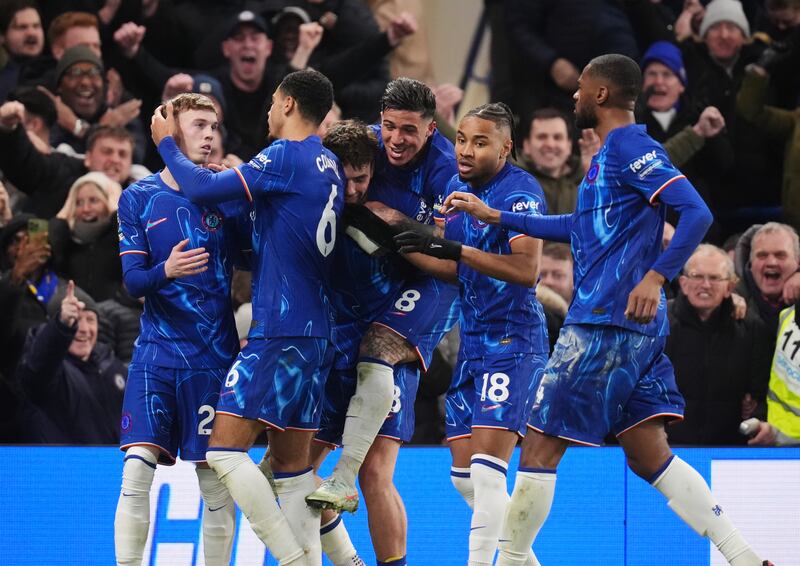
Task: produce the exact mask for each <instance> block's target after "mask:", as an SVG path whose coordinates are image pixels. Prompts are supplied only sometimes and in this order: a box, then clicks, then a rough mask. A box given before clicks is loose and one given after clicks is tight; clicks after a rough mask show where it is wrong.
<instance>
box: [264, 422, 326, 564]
mask: <svg viewBox="0 0 800 566" xmlns="http://www.w3.org/2000/svg"><path fill="white" fill-rule="evenodd" d="M314 432H315V431H313V430H291V429H287V430H285V431H278V430H270V431H269V433H268V434H269V445H270V463H271V465H272V472H273V475H274V477H275V488H276V491H277V495H278V499H279V500H280V504H281V509H282V510H283V514H284V515H285V516H286V520H287V521H289V525H290V526H291V527H292V531H293V532H294V534H295V537H297V541H298V542H299V543H300V545H301V546H302V547H303V550H304V551H305V552H306V558H307V559H308V562H309V564H312V565H313V564H322V549H321V543H320V512H319V510H317V509H313V508H311V507H309V506H308V505H306V500H305V498H306V496H307V495H308V494H310V493H311V492H312V491H314V490H315V489H316V487H317V480H316V475H315V474H314V469H313V468H312V467H311V441H312V439H313V437H314Z"/></svg>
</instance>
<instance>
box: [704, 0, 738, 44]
mask: <svg viewBox="0 0 800 566" xmlns="http://www.w3.org/2000/svg"><path fill="white" fill-rule="evenodd" d="M719 22H731V23H733V24H735V25H737V26H739V29H741V30H742V33H744V36H745V37H750V23H749V22H748V21H747V17H746V16H745V15H744V8H742V3H741V2H739V0H713V2H711V3H710V4H709V5H708V6H706V13H705V15H704V16H703V22H702V23H701V24H700V37H705V36H706V33H707V32H708V29H709V28H710V27H711V26H713V25H714V24H718V23H719Z"/></svg>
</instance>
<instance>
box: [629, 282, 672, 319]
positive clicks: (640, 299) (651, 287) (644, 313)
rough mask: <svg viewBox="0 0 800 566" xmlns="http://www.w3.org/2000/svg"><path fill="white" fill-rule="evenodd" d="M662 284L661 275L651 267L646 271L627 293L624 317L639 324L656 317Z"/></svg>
mask: <svg viewBox="0 0 800 566" xmlns="http://www.w3.org/2000/svg"><path fill="white" fill-rule="evenodd" d="M663 284H664V276H663V275H661V274H660V273H658V272H657V271H653V270H652V269H651V270H650V271H648V272H647V273H646V274H645V276H644V277H643V278H642V280H641V281H640V282H639V284H638V285H636V287H634V288H633V291H631V294H630V295H628V306H627V307H626V308H625V317H626V318H627V319H628V320H632V321H634V322H638V323H639V324H647V323H649V322H651V321H652V320H653V319H654V318H655V317H656V311H657V310H658V303H659V301H660V300H661V286H662V285H663Z"/></svg>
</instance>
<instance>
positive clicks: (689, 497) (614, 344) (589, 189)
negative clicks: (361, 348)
mask: <svg viewBox="0 0 800 566" xmlns="http://www.w3.org/2000/svg"><path fill="white" fill-rule="evenodd" d="M640 84H641V73H640V71H639V67H638V65H637V64H636V63H635V62H634V61H633V60H631V59H629V58H628V57H625V56H622V55H603V56H601V57H597V58H595V59H593V60H592V61H590V62H589V64H588V65H587V66H586V68H585V69H584V70H583V73H582V74H581V77H580V79H579V86H578V90H577V92H576V93H575V96H574V98H575V115H576V123H577V126H578V127H579V128H594V129H595V130H596V132H597V135H598V136H599V137H600V139H601V141H602V147H601V149H600V151H599V152H598V153H597V155H595V156H594V158H593V160H592V165H591V167H590V169H589V171H588V172H587V174H586V177H585V178H584V180H583V182H582V184H581V187H580V191H579V195H578V204H577V209H576V211H575V212H574V213H572V214H566V215H560V216H536V215H526V214H519V213H515V212H509V211H499V210H495V209H493V208H490V207H489V206H487V205H486V204H484V203H483V202H482V201H481V200H480V199H478V198H477V197H476V196H475V195H472V194H470V193H466V192H456V193H453V194H451V195H450V196H449V197H448V198H447V200H446V201H445V207H452V208H453V209H455V210H463V211H466V212H468V213H469V214H471V215H472V216H474V217H475V218H476V219H478V220H480V221H482V222H488V223H490V224H499V225H500V226H501V227H502V228H505V229H507V230H514V231H517V232H519V233H524V234H530V235H532V236H535V237H538V238H543V239H545V240H550V241H561V242H570V243H571V246H572V253H573V257H574V258H575V296H574V299H573V302H572V303H571V305H570V308H569V312H568V314H567V319H566V321H565V325H564V328H563V329H562V330H561V334H560V335H559V338H558V342H557V344H556V347H555V350H554V352H553V355H552V356H551V358H550V360H549V362H548V364H547V367H546V368H545V372H544V375H543V376H542V377H541V379H540V380H539V384H538V388H537V391H536V396H535V400H534V402H533V405H532V411H531V413H530V420H529V423H528V428H529V430H528V434H527V435H526V437H525V441H524V443H523V447H522V456H521V459H520V468H519V470H518V472H517V477H516V485H515V487H514V493H513V495H512V498H511V502H510V504H509V506H508V509H507V511H506V518H505V522H504V526H503V529H502V534H501V537H500V557H499V559H498V562H497V564H498V565H503V566H509V565H521V564H525V563H526V561H527V559H528V556H527V554H528V550H529V549H530V546H531V544H532V543H533V540H534V538H535V537H536V534H537V533H538V531H539V529H540V528H541V526H542V524H543V523H544V521H545V519H546V518H547V515H548V513H549V510H550V506H551V504H552V501H553V493H554V488H555V479H556V467H557V466H558V463H559V461H560V460H561V457H562V456H563V454H564V451H565V450H566V448H567V446H568V445H569V443H570V442H576V443H580V444H587V445H592V446H594V445H599V444H600V443H602V441H603V438H604V437H605V435H606V434H607V433H608V432H613V433H614V434H616V435H617V438H618V439H619V442H620V444H621V445H622V448H623V450H624V451H625V455H626V457H627V462H628V466H629V467H630V469H631V470H632V471H633V472H634V473H635V474H637V475H638V476H640V477H642V478H644V479H646V480H647V481H649V482H650V483H651V484H652V485H653V486H654V487H655V488H656V489H658V490H659V491H660V492H661V493H663V494H664V496H665V497H666V498H667V501H668V504H669V506H670V507H671V508H672V509H673V510H675V512H676V513H677V514H678V516H679V517H681V518H682V519H683V520H684V521H685V522H686V523H687V524H688V525H689V526H691V527H692V528H693V529H694V530H695V531H697V532H698V533H700V534H701V535H704V536H708V537H709V538H710V539H711V540H712V541H713V542H714V544H715V545H716V546H717V548H719V550H720V552H722V554H723V555H724V556H725V558H726V559H727V560H728V562H729V563H730V564H733V565H734V566H761V564H762V561H761V559H760V558H758V557H757V556H756V554H755V553H754V552H753V551H752V550H751V549H750V547H749V545H748V544H747V543H746V542H745V541H744V539H743V538H742V536H741V535H740V534H739V532H738V531H737V530H736V528H735V527H734V526H733V524H732V523H731V521H730V519H728V517H727V515H726V514H725V513H724V511H723V510H722V508H721V507H720V506H719V505H718V504H717V502H716V501H715V500H714V498H713V496H712V494H711V491H710V489H709V488H708V485H707V484H706V482H705V481H704V480H703V478H702V476H700V474H698V473H697V472H696V471H695V470H694V469H693V468H691V467H690V466H689V465H688V464H686V463H685V462H684V461H683V460H681V459H680V458H678V457H677V456H675V455H674V454H672V452H671V451H670V448H669V445H668V444H667V439H666V433H665V431H664V421H665V420H668V419H680V418H682V414H683V405H684V404H683V398H682V397H681V395H680V393H679V392H678V389H677V386H676V384H675V376H674V374H673V370H672V365H671V364H670V362H669V360H668V359H667V357H666V356H665V355H664V342H665V338H666V334H667V332H668V322H667V318H666V300H665V298H664V291H663V289H662V285H663V283H664V282H665V281H666V280H670V279H672V278H673V277H674V276H675V275H676V274H677V273H678V271H679V270H680V269H681V267H682V266H683V265H684V263H685V262H686V260H687V259H688V257H689V256H690V255H691V253H692V251H693V250H694V249H695V248H696V247H697V244H698V243H699V242H700V241H701V239H702V238H703V235H704V234H705V231H706V230H707V229H708V226H709V225H710V224H711V220H712V217H711V213H710V212H709V211H708V208H707V207H706V205H705V203H704V202H703V201H702V200H701V199H700V197H699V196H698V195H697V192H696V191H695V189H694V187H692V185H691V184H690V183H689V182H688V181H687V180H686V178H685V177H684V176H683V175H682V174H681V173H680V171H678V170H677V169H675V168H674V166H673V165H672V163H670V160H669V157H668V156H667V154H666V152H665V151H664V149H663V148H662V147H661V145H659V144H658V143H657V142H655V141H654V140H652V138H650V137H649V136H648V135H647V134H646V133H645V131H644V127H642V126H638V125H636V124H635V122H634V116H633V108H634V103H635V101H636V97H637V95H638V93H639V87H640ZM667 205H668V206H671V207H673V208H674V209H675V210H677V211H678V213H679V214H680V216H681V218H680V222H679V224H678V227H677V229H676V231H675V236H674V238H673V239H672V242H671V244H670V245H669V247H667V249H666V250H665V251H664V252H663V253H661V232H662V230H663V226H664V215H665V213H666V207H667Z"/></svg>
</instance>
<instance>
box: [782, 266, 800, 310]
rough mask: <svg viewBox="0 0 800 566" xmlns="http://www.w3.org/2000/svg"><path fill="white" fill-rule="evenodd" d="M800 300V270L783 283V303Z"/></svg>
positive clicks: (788, 303) (790, 303)
mask: <svg viewBox="0 0 800 566" xmlns="http://www.w3.org/2000/svg"><path fill="white" fill-rule="evenodd" d="M797 301H800V272H797V273H795V274H794V275H792V276H791V277H789V279H787V280H786V282H785V283H784V284H783V303H784V304H786V305H793V304H795V303H797Z"/></svg>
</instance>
